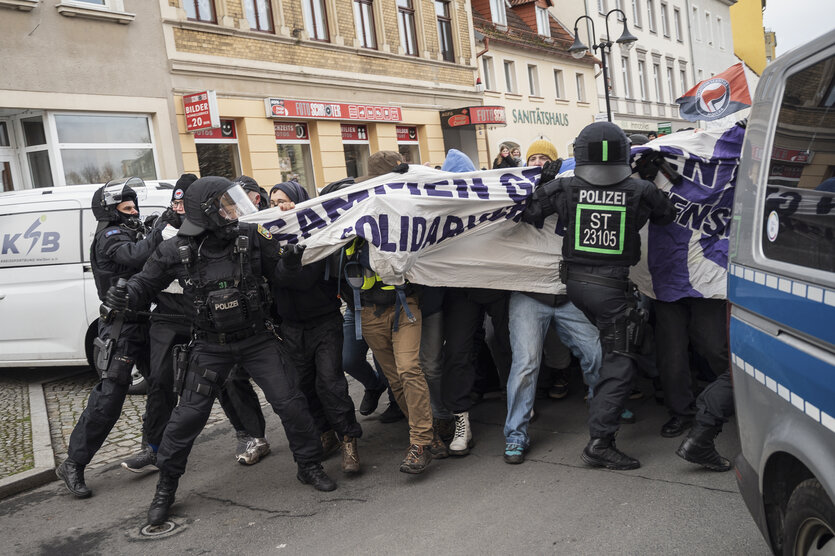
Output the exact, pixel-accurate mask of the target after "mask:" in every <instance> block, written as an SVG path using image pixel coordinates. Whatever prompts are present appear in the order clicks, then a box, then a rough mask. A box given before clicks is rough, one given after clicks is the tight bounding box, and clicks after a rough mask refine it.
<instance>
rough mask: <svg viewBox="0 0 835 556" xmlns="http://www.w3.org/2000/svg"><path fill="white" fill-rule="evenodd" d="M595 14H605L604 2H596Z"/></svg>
mask: <svg viewBox="0 0 835 556" xmlns="http://www.w3.org/2000/svg"><path fill="white" fill-rule="evenodd" d="M597 13H599V14H605V13H606V0H597Z"/></svg>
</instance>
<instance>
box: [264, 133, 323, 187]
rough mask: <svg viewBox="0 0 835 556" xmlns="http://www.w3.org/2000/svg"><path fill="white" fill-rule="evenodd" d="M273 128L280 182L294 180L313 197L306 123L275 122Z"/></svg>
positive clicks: (312, 178) (308, 136)
mask: <svg viewBox="0 0 835 556" xmlns="http://www.w3.org/2000/svg"><path fill="white" fill-rule="evenodd" d="M274 126H275V143H276V150H277V151H278V168H279V169H280V170H281V181H290V180H295V181H297V182H299V183H300V184H302V186H304V188H305V189H307V191H308V193H310V195H311V196H315V195H316V184H315V180H314V176H313V163H312V159H311V156H310V135H309V133H308V128H307V123H305V122H286V121H276V122H274Z"/></svg>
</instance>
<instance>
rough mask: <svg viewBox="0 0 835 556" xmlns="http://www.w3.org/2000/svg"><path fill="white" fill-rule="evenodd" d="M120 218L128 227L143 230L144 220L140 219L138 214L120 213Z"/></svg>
mask: <svg viewBox="0 0 835 556" xmlns="http://www.w3.org/2000/svg"><path fill="white" fill-rule="evenodd" d="M119 218H120V219H121V220H122V225H123V226H125V227H126V228H128V229H129V230H134V231H137V230H141V229H142V228H143V226H142V221H141V220H140V219H139V217H138V216H134V215H132V214H124V213H121V212H120V213H119Z"/></svg>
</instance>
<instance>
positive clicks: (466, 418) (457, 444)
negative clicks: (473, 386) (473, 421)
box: [449, 411, 473, 456]
mask: <svg viewBox="0 0 835 556" xmlns="http://www.w3.org/2000/svg"><path fill="white" fill-rule="evenodd" d="M472 445H473V431H472V429H470V414H469V413H468V412H466V411H465V412H464V413H456V414H455V434H454V435H453V436H452V442H450V443H449V453H450V454H451V455H453V456H466V455H467V454H469V453H470V447H471V446H472Z"/></svg>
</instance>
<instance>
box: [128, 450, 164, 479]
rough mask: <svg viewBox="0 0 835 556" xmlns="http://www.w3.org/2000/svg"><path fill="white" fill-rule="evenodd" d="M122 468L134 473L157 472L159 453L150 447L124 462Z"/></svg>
mask: <svg viewBox="0 0 835 556" xmlns="http://www.w3.org/2000/svg"><path fill="white" fill-rule="evenodd" d="M122 467H123V468H125V469H127V470H128V471H131V472H133V473H143V472H145V471H156V470H157V453H156V452H155V451H154V450H153V449H152V448H151V447H150V446H148V447H146V448H145V449H143V450H142V451H141V452H139V453H137V454H135V455H133V456H131V457H129V458H128V459H126V460H125V461H123V462H122Z"/></svg>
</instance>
